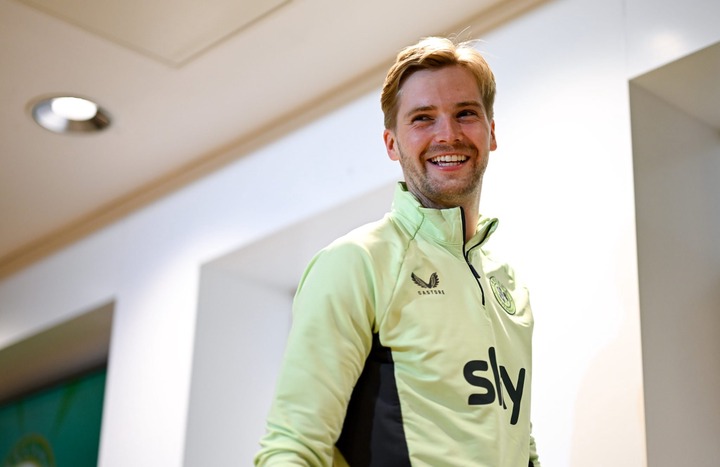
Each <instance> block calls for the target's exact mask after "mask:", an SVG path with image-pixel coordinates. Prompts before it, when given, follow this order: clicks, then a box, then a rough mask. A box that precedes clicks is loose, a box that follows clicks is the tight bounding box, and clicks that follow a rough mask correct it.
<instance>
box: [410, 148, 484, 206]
mask: <svg viewBox="0 0 720 467" xmlns="http://www.w3.org/2000/svg"><path fill="white" fill-rule="evenodd" d="M464 148H467V146H465V147H464ZM453 149H458V148H453ZM472 150H473V152H474V153H475V154H474V155H473V156H472V158H471V159H472V163H474V164H476V163H478V162H479V161H478V158H479V157H480V155H479V152H478V150H477V148H475V147H472ZM441 151H447V146H443V147H438V146H435V147H431V148H429V149H428V151H427V152H428V153H433V152H441ZM398 152H399V154H400V165H401V167H402V169H403V173H404V175H405V182H406V184H407V185H408V189H409V190H410V192H411V193H413V194H414V195H415V196H416V197H417V198H418V199H419V200H420V202H421V204H422V205H423V206H425V207H428V208H440V209H444V208H452V207H457V206H464V205H467V204H468V203H472V202H477V201H478V200H479V199H480V190H481V187H482V179H483V175H484V174H485V169H486V165H487V164H485V165H483V166H482V167H479V168H478V167H476V168H475V170H473V172H472V174H471V175H470V178H469V179H466V180H464V181H461V180H451V179H448V180H432V179H431V178H430V177H429V176H428V172H427V170H423V169H420V168H418V166H417V165H416V164H415V163H414V162H415V161H413V160H409V159H408V158H407V157H406V155H405V153H404V151H403V150H402V148H400V146H398ZM465 152H466V151H465ZM419 159H420V158H418V160H419ZM465 163H466V164H467V163H471V162H469V161H468V162H465ZM423 168H424V167H423Z"/></svg>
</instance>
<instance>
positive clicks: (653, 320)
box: [632, 83, 720, 467]
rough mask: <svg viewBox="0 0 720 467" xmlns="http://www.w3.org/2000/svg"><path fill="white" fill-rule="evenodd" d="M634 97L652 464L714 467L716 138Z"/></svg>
mask: <svg viewBox="0 0 720 467" xmlns="http://www.w3.org/2000/svg"><path fill="white" fill-rule="evenodd" d="M686 84H688V85H692V83H686ZM632 89H633V91H632V109H633V119H632V122H633V135H634V137H633V141H634V152H635V180H636V188H635V191H636V199H637V206H638V209H637V219H638V221H637V225H638V259H639V269H640V297H641V305H642V307H641V309H642V313H641V316H642V323H643V326H642V331H643V332H642V342H643V355H644V375H645V407H646V417H647V441H648V442H647V444H648V461H649V464H650V465H652V466H653V467H655V466H657V467H664V466H668V467H670V466H676V465H693V466H710V465H714V464H715V463H716V460H717V459H718V458H720V444H719V443H718V442H717V440H718V435H719V434H720V401H718V397H717V388H718V387H720V365H718V364H717V360H716V359H717V356H718V355H720V314H719V313H718V310H720V289H719V288H718V285H720V245H718V239H720V210H719V209H718V201H720V184H719V183H718V181H720V133H718V130H717V129H715V128H711V127H709V126H707V125H706V124H704V123H703V122H701V121H699V120H697V119H695V118H692V117H690V116H689V115H687V114H685V113H683V112H682V111H679V110H678V109H677V108H676V107H673V106H671V105H669V104H668V103H667V102H665V101H663V100H662V99H660V98H659V97H657V96H655V95H653V94H651V93H649V92H647V91H646V90H644V89H643V88H641V87H639V86H633V88H632Z"/></svg>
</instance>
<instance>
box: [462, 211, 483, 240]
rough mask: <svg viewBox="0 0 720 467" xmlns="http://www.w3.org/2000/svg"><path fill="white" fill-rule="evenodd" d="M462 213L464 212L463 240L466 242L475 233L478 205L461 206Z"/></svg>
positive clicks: (478, 215)
mask: <svg viewBox="0 0 720 467" xmlns="http://www.w3.org/2000/svg"><path fill="white" fill-rule="evenodd" d="M463 213H464V214H465V241H466V242H467V241H468V240H470V239H471V238H472V237H473V235H475V229H477V223H478V219H479V218H480V214H479V213H478V205H475V206H471V207H467V206H463Z"/></svg>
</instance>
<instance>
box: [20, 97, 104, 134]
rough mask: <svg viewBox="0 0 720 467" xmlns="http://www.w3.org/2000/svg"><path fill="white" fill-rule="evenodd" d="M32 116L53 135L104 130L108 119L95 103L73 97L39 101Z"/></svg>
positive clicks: (50, 98) (33, 108) (34, 106)
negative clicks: (53, 133)
mask: <svg viewBox="0 0 720 467" xmlns="http://www.w3.org/2000/svg"><path fill="white" fill-rule="evenodd" d="M32 116H33V118H34V119H35V121H36V122H37V123H38V124H39V125H40V126H41V127H43V128H46V129H48V130H50V131H54V132H55V133H86V132H93V131H100V130H104V129H105V128H107V127H108V125H110V117H109V116H108V115H107V113H106V112H105V110H103V109H102V108H101V107H100V106H98V105H97V104H96V103H94V102H92V101H90V100H87V99H83V98H81V97H74V96H55V97H49V98H44V99H42V100H39V101H38V102H37V103H36V104H35V105H33V107H32Z"/></svg>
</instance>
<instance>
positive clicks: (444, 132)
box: [435, 117, 462, 144]
mask: <svg viewBox="0 0 720 467" xmlns="http://www.w3.org/2000/svg"><path fill="white" fill-rule="evenodd" d="M436 129H437V131H436V133H435V140H436V141H437V142H438V143H450V144H452V143H455V142H458V141H461V140H462V128H461V126H460V123H459V122H458V121H456V120H455V119H454V118H451V117H446V118H441V119H438V121H437V127H436Z"/></svg>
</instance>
